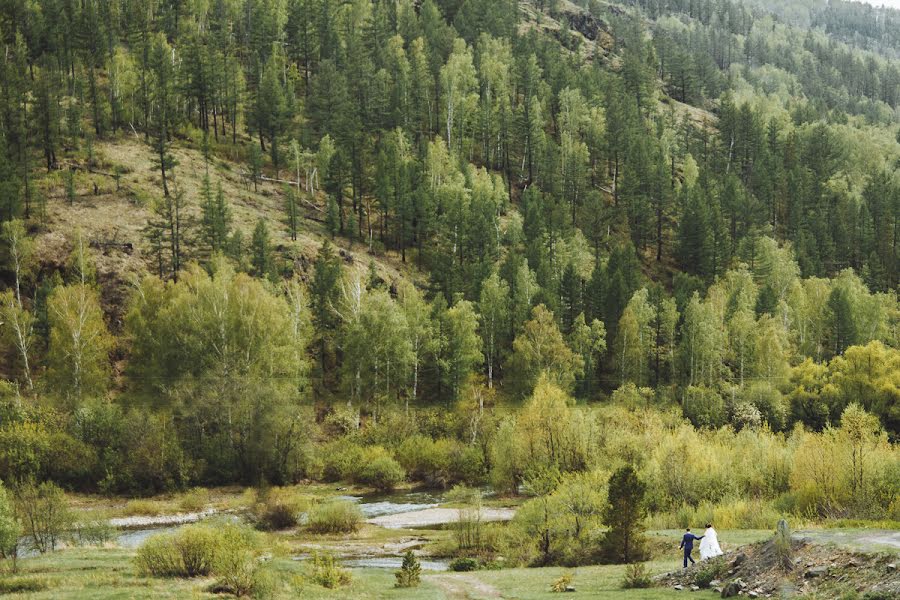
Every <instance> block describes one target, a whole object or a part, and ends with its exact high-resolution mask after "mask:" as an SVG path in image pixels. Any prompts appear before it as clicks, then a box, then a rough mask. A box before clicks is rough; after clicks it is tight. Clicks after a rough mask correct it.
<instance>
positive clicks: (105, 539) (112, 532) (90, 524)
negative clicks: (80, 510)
mask: <svg viewBox="0 0 900 600" xmlns="http://www.w3.org/2000/svg"><path fill="white" fill-rule="evenodd" d="M115 537H116V529H115V527H113V526H112V525H110V524H109V521H107V520H104V519H95V520H84V519H82V520H79V521H77V522H76V523H75V525H74V527H73V529H72V538H73V539H74V541H75V543H77V544H78V545H80V546H103V545H104V544H107V543H109V542H111V541H113V540H114V539H115Z"/></svg>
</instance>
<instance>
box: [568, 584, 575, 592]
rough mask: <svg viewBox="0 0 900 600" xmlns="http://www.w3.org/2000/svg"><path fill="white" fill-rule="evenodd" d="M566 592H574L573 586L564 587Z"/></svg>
mask: <svg viewBox="0 0 900 600" xmlns="http://www.w3.org/2000/svg"><path fill="white" fill-rule="evenodd" d="M566 591H567V592H574V591H575V586H574V585H567V586H566Z"/></svg>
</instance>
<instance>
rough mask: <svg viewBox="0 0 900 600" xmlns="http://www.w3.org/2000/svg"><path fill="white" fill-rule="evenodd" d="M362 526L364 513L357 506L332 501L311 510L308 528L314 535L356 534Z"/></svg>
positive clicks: (346, 502)
mask: <svg viewBox="0 0 900 600" xmlns="http://www.w3.org/2000/svg"><path fill="white" fill-rule="evenodd" d="M361 524H362V513H361V512H360V510H359V507H358V506H356V504H354V503H352V502H348V501H345V500H332V501H328V502H323V503H321V504H318V505H316V506H314V507H313V508H312V510H310V512H309V520H308V521H307V524H306V528H307V529H308V530H309V531H311V532H313V533H354V532H356V531H357V530H358V529H359V527H360V525H361Z"/></svg>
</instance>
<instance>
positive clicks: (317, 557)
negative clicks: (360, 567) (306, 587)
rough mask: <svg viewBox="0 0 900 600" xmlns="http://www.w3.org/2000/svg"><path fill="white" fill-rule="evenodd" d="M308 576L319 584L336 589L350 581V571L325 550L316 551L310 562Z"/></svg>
mask: <svg viewBox="0 0 900 600" xmlns="http://www.w3.org/2000/svg"><path fill="white" fill-rule="evenodd" d="M307 577H308V578H309V580H310V581H312V582H313V583H315V584H317V585H321V586H322V587H325V588H328V589H335V588H339V587H341V586H344V585H347V584H348V583H350V580H351V579H352V576H351V575H350V571H348V570H346V569H344V568H342V567H341V565H340V564H339V563H338V562H337V560H335V558H334V557H333V556H332V555H330V554H327V553H324V552H316V553H314V554H313V555H312V558H311V559H310V561H309V563H308V570H307Z"/></svg>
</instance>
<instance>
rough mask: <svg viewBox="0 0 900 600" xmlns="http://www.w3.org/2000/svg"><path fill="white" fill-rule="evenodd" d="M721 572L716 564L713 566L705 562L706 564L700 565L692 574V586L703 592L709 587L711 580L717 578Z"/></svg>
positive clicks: (719, 566)
mask: <svg viewBox="0 0 900 600" xmlns="http://www.w3.org/2000/svg"><path fill="white" fill-rule="evenodd" d="M721 570H722V568H721V564H718V563H716V564H713V563H709V562H707V563H706V564H704V565H701V567H700V568H699V569H697V570H696V571H695V572H694V585H696V586H697V587H699V588H700V589H702V590H705V589H706V588H708V587H709V586H710V584H711V583H712V582H713V580H715V579H718V578H719V574H720V572H721Z"/></svg>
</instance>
